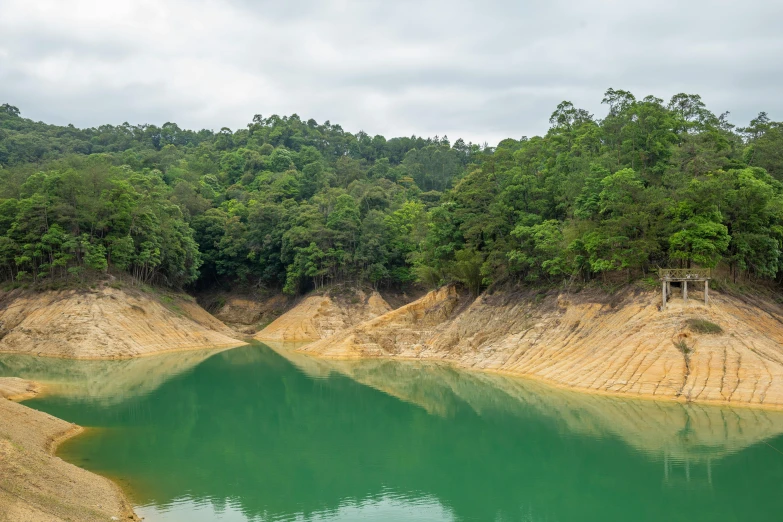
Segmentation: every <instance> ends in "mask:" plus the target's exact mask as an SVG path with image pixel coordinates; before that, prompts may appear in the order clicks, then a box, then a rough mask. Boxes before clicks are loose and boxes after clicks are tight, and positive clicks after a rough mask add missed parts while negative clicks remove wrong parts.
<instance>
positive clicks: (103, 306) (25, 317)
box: [0, 287, 243, 359]
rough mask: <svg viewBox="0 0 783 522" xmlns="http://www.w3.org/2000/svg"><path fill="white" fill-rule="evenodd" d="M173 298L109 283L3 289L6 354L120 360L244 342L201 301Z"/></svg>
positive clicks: (1, 336) (0, 316) (0, 332)
mask: <svg viewBox="0 0 783 522" xmlns="http://www.w3.org/2000/svg"><path fill="white" fill-rule="evenodd" d="M167 299H168V306H164V304H163V303H162V302H161V301H159V300H158V298H156V297H153V296H151V295H147V294H144V293H141V292H127V291H123V290H116V289H113V288H108V287H105V288H101V289H98V290H92V291H75V290H68V291H60V292H54V291H49V292H41V293H36V292H20V291H14V292H10V293H0V352H12V353H29V354H35V355H44V356H53V357H68V358H74V359H118V358H127V357H137V356H142V355H149V354H153V353H160V352H170V351H178V350H186V349H197V348H219V347H228V346H239V345H241V344H243V343H242V341H238V340H236V339H234V338H233V332H232V331H231V330H230V329H229V328H228V327H226V326H225V325H224V324H223V323H221V322H220V321H219V320H217V319H215V318H214V317H212V316H211V315H209V314H208V313H207V312H206V311H205V310H204V309H202V308H201V307H200V306H198V305H197V304H196V303H194V302H192V301H189V300H186V299H182V298H171V297H168V298H167Z"/></svg>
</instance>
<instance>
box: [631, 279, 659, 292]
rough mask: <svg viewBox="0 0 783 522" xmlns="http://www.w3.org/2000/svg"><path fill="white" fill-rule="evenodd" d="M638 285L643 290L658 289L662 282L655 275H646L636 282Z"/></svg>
mask: <svg viewBox="0 0 783 522" xmlns="http://www.w3.org/2000/svg"><path fill="white" fill-rule="evenodd" d="M636 284H637V286H639V288H641V289H642V290H658V289H660V287H661V282H660V280H658V279H657V278H655V277H644V278H642V279H639V280H638V281H637V282H636Z"/></svg>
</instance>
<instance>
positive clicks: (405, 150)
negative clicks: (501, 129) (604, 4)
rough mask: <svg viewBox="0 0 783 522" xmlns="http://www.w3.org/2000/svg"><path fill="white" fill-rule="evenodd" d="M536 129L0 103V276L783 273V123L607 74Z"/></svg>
mask: <svg viewBox="0 0 783 522" xmlns="http://www.w3.org/2000/svg"><path fill="white" fill-rule="evenodd" d="M603 103H604V104H605V105H606V107H607V113H606V115H605V117H604V118H603V119H595V118H594V117H593V115H591V114H589V113H588V112H587V111H585V110H583V109H579V108H577V107H575V106H574V105H573V104H572V103H570V102H568V101H564V102H562V103H560V104H559V105H558V106H557V108H556V109H555V111H554V112H553V113H552V116H551V118H550V123H551V128H550V129H549V131H548V132H547V133H546V134H545V135H544V136H536V137H533V138H529V139H528V138H522V139H520V140H515V139H506V140H503V141H502V142H500V143H499V144H498V146H497V147H495V148H492V147H487V146H484V147H480V146H477V145H474V144H471V143H467V144H466V143H465V142H464V141H462V140H457V141H455V142H454V143H453V144H451V142H450V141H449V140H448V139H447V138H446V137H445V136H444V137H443V138H440V137H437V136H436V137H434V138H429V139H424V138H419V137H415V136H414V137H410V138H392V139H386V138H384V137H382V136H369V135H367V134H366V133H364V132H359V133H356V134H351V133H348V132H346V131H344V130H343V129H342V128H341V127H340V126H339V125H333V124H331V123H329V122H325V123H322V124H319V123H317V122H315V121H314V120H308V121H303V120H302V119H301V118H299V116H297V115H291V116H286V117H279V116H276V115H274V116H271V117H267V118H264V117H262V116H261V115H256V116H255V117H254V118H253V120H252V122H251V123H250V124H248V125H247V127H246V128H243V129H239V130H236V131H232V130H230V129H227V128H223V129H221V130H220V131H219V132H217V133H216V132H212V131H199V132H195V131H189V130H184V129H180V128H179V127H178V126H177V125H176V124H173V123H167V124H165V125H163V126H162V127H157V126H153V125H140V126H130V125H127V124H124V125H121V126H111V125H105V126H101V127H98V128H93V129H77V128H75V127H73V126H69V127H57V126H53V125H46V124H43V123H36V122H33V121H31V120H29V119H25V118H23V117H22V116H21V114H20V112H19V110H18V109H17V108H16V107H14V106H12V105H9V104H5V105H2V106H0V167H2V168H0V277H2V278H3V279H6V280H8V281H18V282H19V284H27V283H28V282H34V283H39V282H41V281H54V280H67V279H69V278H83V277H84V274H85V273H86V271H98V272H105V271H115V272H117V271H122V272H127V273H128V274H130V276H131V279H132V280H133V282H134V283H135V284H137V285H140V286H142V287H145V285H150V284H153V283H154V284H159V285H160V284H163V285H170V286H176V287H178V286H183V285H200V286H202V287H204V286H211V285H214V284H223V283H225V282H229V283H233V284H241V285H251V284H253V285H256V284H258V285H263V286H266V287H272V288H281V289H283V290H284V291H285V292H287V293H290V294H298V293H302V292H306V291H309V290H314V289H320V288H322V287H324V286H326V285H330V284H335V283H341V282H353V283H363V284H370V285H373V286H375V287H380V286H387V287H388V286H404V285H407V284H410V283H413V282H419V283H422V284H424V285H427V286H430V287H437V286H440V285H443V284H446V283H449V282H459V283H462V284H463V285H464V286H465V287H467V288H468V289H469V290H470V291H471V292H472V293H474V294H478V293H479V292H480V291H481V290H482V289H484V288H486V287H487V286H489V285H491V284H494V283H501V282H507V281H527V282H536V283H538V284H541V283H544V284H547V285H550V284H557V283H558V282H561V281H564V280H568V281H574V280H577V279H578V280H581V281H585V282H586V281H590V280H591V279H594V278H601V279H602V280H603V281H604V282H605V283H606V282H607V281H609V280H615V281H616V280H617V278H611V277H610V275H611V273H612V272H618V271H621V272H622V273H623V274H624V277H628V278H630V277H631V275H632V274H635V275H637V276H638V275H643V274H647V273H649V271H650V270H651V269H654V268H655V267H656V266H677V265H679V266H691V265H700V266H709V267H715V266H718V265H720V264H723V265H725V266H726V267H728V269H729V271H730V273H731V274H732V275H733V276H734V278H736V277H738V276H751V277H756V278H767V279H779V278H780V276H781V268H782V265H781V261H782V260H783V259H782V256H783V184H782V183H781V180H783V124H781V123H777V122H772V121H770V120H769V118H768V117H767V115H766V114H764V113H762V114H760V115H759V117H758V118H755V119H754V120H753V121H751V122H750V124H749V125H748V126H747V127H745V128H742V129H736V128H735V127H734V126H732V125H731V124H729V123H728V122H727V121H726V115H725V114H724V115H721V116H715V115H714V114H713V113H711V112H710V111H709V110H708V109H707V108H706V107H705V105H704V103H703V102H702V100H701V98H700V97H699V96H698V95H693V94H685V93H680V94H677V95H675V96H674V97H672V99H671V100H670V101H669V102H668V103H664V101H663V100H660V99H658V98H655V97H652V96H647V97H645V98H641V99H639V98H637V97H636V96H634V95H633V94H631V93H630V92H628V91H624V90H620V89H609V90H607V92H606V94H605V96H604V99H603Z"/></svg>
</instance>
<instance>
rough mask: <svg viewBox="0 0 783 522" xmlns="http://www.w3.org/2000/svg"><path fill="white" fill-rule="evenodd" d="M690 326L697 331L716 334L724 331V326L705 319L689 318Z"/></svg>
mask: <svg viewBox="0 0 783 522" xmlns="http://www.w3.org/2000/svg"><path fill="white" fill-rule="evenodd" d="M687 322H688V327H689V328H690V329H691V330H693V331H694V332H696V333H700V334H709V335H716V334H721V333H723V328H721V327H720V326H719V325H717V324H715V323H712V322H710V321H707V320H705V319H688V321H687Z"/></svg>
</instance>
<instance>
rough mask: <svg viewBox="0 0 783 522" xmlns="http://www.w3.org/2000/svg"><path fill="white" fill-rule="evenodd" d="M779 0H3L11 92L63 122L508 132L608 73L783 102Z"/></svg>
mask: <svg viewBox="0 0 783 522" xmlns="http://www.w3.org/2000/svg"><path fill="white" fill-rule="evenodd" d="M781 14H783V5H781V4H780V3H777V2H765V1H759V0H747V1H745V2H743V3H741V4H740V3H737V2H733V1H731V2H729V1H723V0H718V1H715V0H712V1H707V0H695V1H692V2H678V1H674V0H661V1H659V2H655V3H650V2H628V1H622V2H621V1H617V0H615V1H599V0H587V1H579V0H557V1H555V2H548V3H546V5H537V4H534V3H530V2H518V1H516V0H504V1H499V0H495V1H488V2H483V3H478V2H468V1H464V0H452V1H449V2H445V1H440V0H434V1H432V0H420V1H416V2H414V1H411V0H403V1H397V2H373V1H351V0H343V1H338V2H323V1H321V2H316V1H312V0H311V1H299V2H295V1H291V2H279V1H275V2H272V1H253V0H223V1H220V0H190V1H185V0H155V1H149V0H133V1H131V0H113V1H112V2H102V1H95V0H0V102H8V103H12V104H14V105H17V106H18V107H19V108H20V109H21V110H22V113H23V115H25V116H28V117H32V118H34V119H41V120H44V121H48V122H52V123H61V124H64V123H74V124H76V125H79V126H96V125H100V124H103V123H121V122H123V121H129V122H131V123H145V122H148V123H157V124H162V123H164V122H166V121H176V122H177V123H179V124H180V125H182V126H186V127H190V128H203V127H207V128H214V129H218V128H220V127H223V126H229V127H232V128H238V127H243V126H244V125H246V124H247V122H249V121H250V120H251V119H252V116H253V115H254V114H256V113H261V114H264V115H270V114H273V113H277V114H291V113H294V112H295V113H297V114H299V115H300V116H301V117H303V118H315V119H316V120H318V121H324V120H327V119H328V120H331V121H332V122H333V123H340V124H341V125H342V126H343V128H345V129H346V130H350V131H354V132H356V131H358V130H360V129H363V130H365V131H366V132H368V133H370V134H376V133H379V134H384V135H385V136H387V137H391V136H395V135H410V134H414V133H415V134H419V135H434V134H439V135H443V134H448V135H449V137H450V138H452V139H456V138H457V137H460V136H461V137H464V138H466V139H470V140H473V141H477V142H483V141H485V140H486V141H489V142H490V143H494V142H497V141H498V140H500V139H502V138H504V137H508V136H511V137H519V136H522V135H532V134H537V133H542V132H545V131H546V128H547V120H548V117H549V114H550V113H551V111H552V110H553V109H554V107H555V106H556V104H557V103H558V102H559V101H561V100H563V99H569V100H571V101H573V102H574V103H575V104H577V105H579V106H583V107H585V108H587V109H588V110H590V111H591V112H594V113H596V114H598V115H600V114H602V112H603V109H602V108H601V107H600V100H601V98H602V94H603V92H604V90H605V89H606V88H607V87H615V88H625V89H630V90H632V91H633V92H634V93H635V94H637V95H638V96H640V97H641V96H645V95H647V94H655V95H657V96H659V97H662V98H667V97H669V96H671V95H672V94H674V93H677V92H682V91H685V92H690V93H698V94H701V95H702V96H703V98H704V99H705V101H706V102H707V104H708V106H709V107H710V108H711V109H712V110H714V111H715V112H722V111H724V110H731V111H732V115H733V119H734V120H735V121H736V122H738V123H741V124H742V123H745V122H747V121H748V120H749V119H750V118H752V117H753V116H755V114H756V113H757V112H758V111H761V110H766V111H768V112H769V113H770V115H771V116H772V117H773V118H775V119H783V100H782V99H781V98H780V96H779V95H778V91H779V89H778V87H777V86H778V85H779V83H780V81H781V79H783V78H782V77H783V74H782V72H783V71H781V67H780V65H779V63H778V62H779V57H780V56H781V54H782V52H783V34H781V33H780V31H779V30H778V27H777V22H778V21H779V20H780V15H781Z"/></svg>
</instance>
